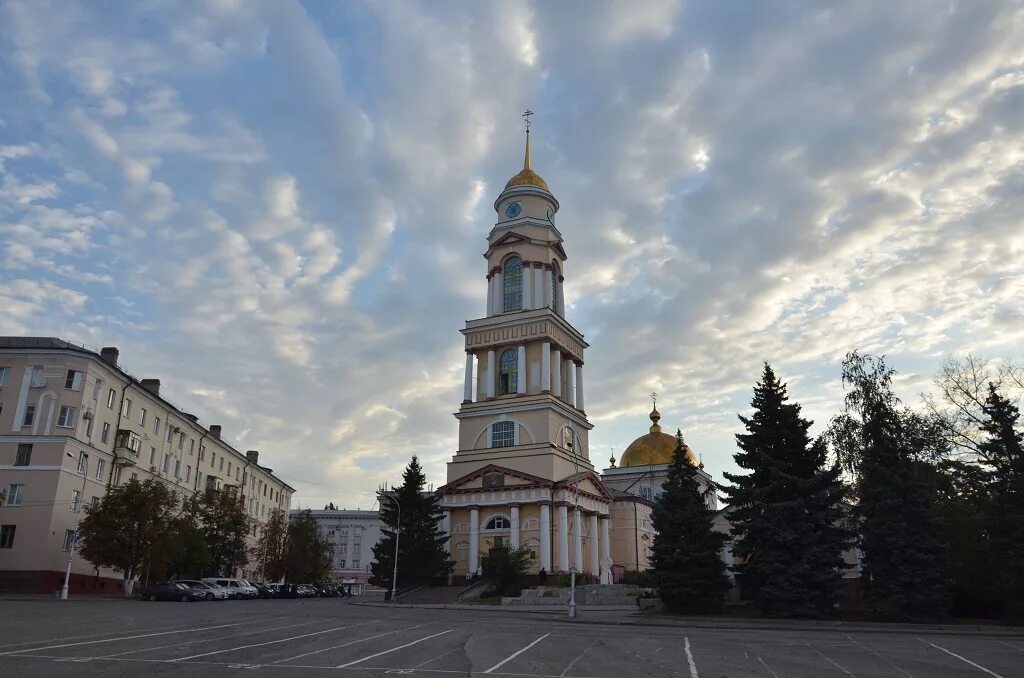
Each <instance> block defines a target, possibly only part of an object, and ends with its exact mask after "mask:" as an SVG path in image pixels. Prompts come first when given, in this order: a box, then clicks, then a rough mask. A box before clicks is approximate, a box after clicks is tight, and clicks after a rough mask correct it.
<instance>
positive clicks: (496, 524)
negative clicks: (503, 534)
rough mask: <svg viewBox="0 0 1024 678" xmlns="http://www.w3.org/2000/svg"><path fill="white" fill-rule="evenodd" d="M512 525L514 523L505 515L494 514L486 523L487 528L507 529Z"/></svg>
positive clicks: (485, 527)
mask: <svg viewBox="0 0 1024 678" xmlns="http://www.w3.org/2000/svg"><path fill="white" fill-rule="evenodd" d="M511 527H512V523H511V522H510V521H509V519H508V518H506V517H505V516H494V517H493V518H491V519H490V520H488V521H487V524H486V525H484V529H485V530H507V529H510V528H511Z"/></svg>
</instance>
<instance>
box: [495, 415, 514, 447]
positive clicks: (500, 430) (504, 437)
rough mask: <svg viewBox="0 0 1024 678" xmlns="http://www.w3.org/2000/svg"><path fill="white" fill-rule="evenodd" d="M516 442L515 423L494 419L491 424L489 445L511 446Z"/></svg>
mask: <svg viewBox="0 0 1024 678" xmlns="http://www.w3.org/2000/svg"><path fill="white" fill-rule="evenodd" d="M515 444H516V423H515V422H514V421H496V422H494V423H493V424H492V425H491V447H512V446H513V445H515Z"/></svg>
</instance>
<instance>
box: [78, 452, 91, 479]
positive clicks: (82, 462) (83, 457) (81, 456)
mask: <svg viewBox="0 0 1024 678" xmlns="http://www.w3.org/2000/svg"><path fill="white" fill-rule="evenodd" d="M88 459H89V455H87V454H86V453H85V452H79V453H78V472H79V473H81V474H85V470H86V469H87V468H88V463H89V462H88Z"/></svg>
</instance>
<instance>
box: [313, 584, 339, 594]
mask: <svg viewBox="0 0 1024 678" xmlns="http://www.w3.org/2000/svg"><path fill="white" fill-rule="evenodd" d="M313 588H315V589H316V592H317V595H319V596H320V597H321V598H335V597H337V595H338V585H337V584H335V583H333V582H329V581H322V582H318V583H316V584H313Z"/></svg>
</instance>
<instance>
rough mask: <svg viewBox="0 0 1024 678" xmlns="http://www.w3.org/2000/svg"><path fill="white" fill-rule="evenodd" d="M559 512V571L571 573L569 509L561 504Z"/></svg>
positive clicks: (558, 508) (558, 507)
mask: <svg viewBox="0 0 1024 678" xmlns="http://www.w3.org/2000/svg"><path fill="white" fill-rule="evenodd" d="M555 510H556V511H557V512H558V569H559V570H560V571H561V572H568V571H569V507H567V506H566V505H565V504H560V505H559V506H556V507H555Z"/></svg>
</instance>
